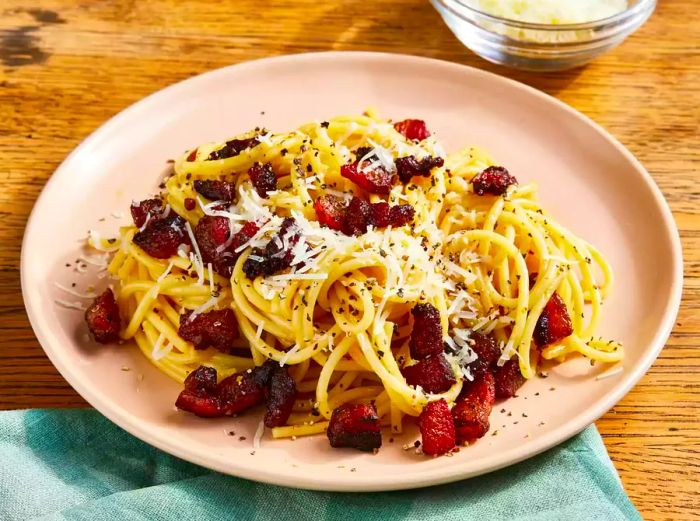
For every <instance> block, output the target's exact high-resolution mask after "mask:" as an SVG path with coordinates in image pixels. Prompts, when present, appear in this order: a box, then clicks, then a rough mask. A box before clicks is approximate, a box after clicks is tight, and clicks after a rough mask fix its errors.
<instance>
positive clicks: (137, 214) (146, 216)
mask: <svg viewBox="0 0 700 521" xmlns="http://www.w3.org/2000/svg"><path fill="white" fill-rule="evenodd" d="M130 209H131V218H132V219H133V220H134V224H135V225H136V226H137V227H138V228H141V227H142V226H143V225H144V224H146V222H149V223H150V222H151V221H157V220H158V219H160V216H161V214H162V212H163V200H162V199H146V200H145V201H140V202H138V203H137V202H133V203H131V208H130Z"/></svg>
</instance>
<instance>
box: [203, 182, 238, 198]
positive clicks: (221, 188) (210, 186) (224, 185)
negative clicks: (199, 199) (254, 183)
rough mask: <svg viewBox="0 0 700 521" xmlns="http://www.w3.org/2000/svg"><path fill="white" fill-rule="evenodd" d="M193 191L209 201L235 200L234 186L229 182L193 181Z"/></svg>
mask: <svg viewBox="0 0 700 521" xmlns="http://www.w3.org/2000/svg"><path fill="white" fill-rule="evenodd" d="M194 189H195V191H196V192H197V193H198V194H200V195H202V196H204V197H206V198H207V199H209V200H210V201H225V202H227V203H230V202H233V200H234V199H235V198H236V185H235V184H234V183H231V182H229V181H216V180H211V179H207V180H204V181H202V180H199V179H196V180H195V181H194Z"/></svg>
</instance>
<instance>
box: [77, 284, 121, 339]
mask: <svg viewBox="0 0 700 521" xmlns="http://www.w3.org/2000/svg"><path fill="white" fill-rule="evenodd" d="M85 322H87V325H88V329H89V330H90V333H92V336H93V337H94V338H95V340H96V341H97V342H99V343H100V344H109V343H111V342H116V341H117V340H119V330H120V329H121V324H122V321H121V318H120V317H119V306H117V301H116V300H115V298H114V293H112V290H111V289H106V290H104V292H102V293H101V294H100V295H98V296H97V297H96V298H95V300H93V301H92V304H90V307H88V308H87V309H86V310H85Z"/></svg>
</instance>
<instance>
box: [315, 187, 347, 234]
mask: <svg viewBox="0 0 700 521" xmlns="http://www.w3.org/2000/svg"><path fill="white" fill-rule="evenodd" d="M314 210H316V217H317V218H318V222H320V223H321V224H323V225H325V226H328V228H330V229H331V230H337V231H340V230H342V229H343V222H345V215H346V213H347V203H346V202H345V201H344V200H343V198H342V197H338V196H336V195H323V196H321V197H319V198H318V199H316V200H315V201H314Z"/></svg>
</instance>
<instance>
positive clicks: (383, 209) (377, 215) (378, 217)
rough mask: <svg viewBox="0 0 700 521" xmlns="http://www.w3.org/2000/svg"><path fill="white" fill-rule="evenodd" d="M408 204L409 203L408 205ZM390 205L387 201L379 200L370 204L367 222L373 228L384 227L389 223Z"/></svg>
mask: <svg viewBox="0 0 700 521" xmlns="http://www.w3.org/2000/svg"><path fill="white" fill-rule="evenodd" d="M408 206H410V205H408ZM390 210H391V207H390V206H389V203H385V202H383V201H382V202H380V203H372V204H370V212H369V224H371V225H373V226H374V227H375V228H386V227H387V226H389V225H390V224H391V220H390V218H389V212H390Z"/></svg>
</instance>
